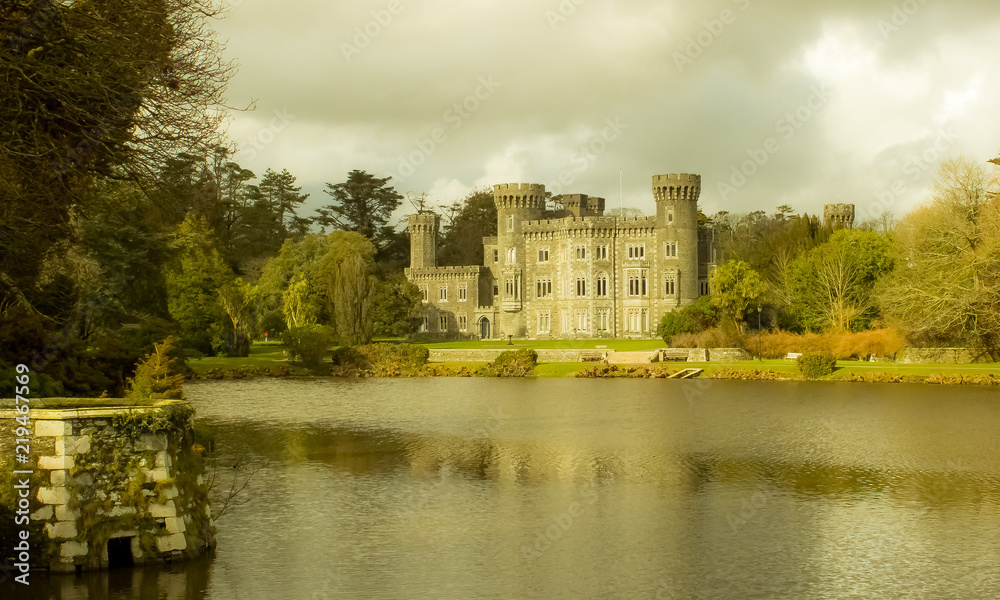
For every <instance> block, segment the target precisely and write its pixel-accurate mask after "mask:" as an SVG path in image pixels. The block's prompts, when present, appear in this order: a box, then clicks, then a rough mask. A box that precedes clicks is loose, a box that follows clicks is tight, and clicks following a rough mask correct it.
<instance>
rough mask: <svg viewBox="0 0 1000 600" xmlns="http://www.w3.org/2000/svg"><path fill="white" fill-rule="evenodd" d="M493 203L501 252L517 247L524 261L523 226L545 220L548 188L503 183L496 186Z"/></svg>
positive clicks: (538, 185) (519, 255)
mask: <svg viewBox="0 0 1000 600" xmlns="http://www.w3.org/2000/svg"><path fill="white" fill-rule="evenodd" d="M493 202H494V203H495V204H496V207H497V245H498V246H499V247H500V248H501V249H506V248H515V247H516V248H517V258H518V260H520V258H521V257H522V256H523V250H524V238H523V237H522V236H521V223H522V222H523V221H528V220H538V219H541V218H542V211H543V210H545V186H544V185H542V184H540V183H500V184H497V185H494V186H493Z"/></svg>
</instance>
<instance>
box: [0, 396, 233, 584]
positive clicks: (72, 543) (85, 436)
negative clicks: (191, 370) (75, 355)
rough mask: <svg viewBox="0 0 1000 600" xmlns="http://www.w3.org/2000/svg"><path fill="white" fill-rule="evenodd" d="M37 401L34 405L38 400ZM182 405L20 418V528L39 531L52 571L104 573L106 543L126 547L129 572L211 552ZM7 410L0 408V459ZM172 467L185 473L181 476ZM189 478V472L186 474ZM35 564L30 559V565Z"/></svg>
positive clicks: (38, 543)
mask: <svg viewBox="0 0 1000 600" xmlns="http://www.w3.org/2000/svg"><path fill="white" fill-rule="evenodd" d="M43 402H44V401H43ZM192 412H193V411H192V410H191V409H190V407H189V406H188V405H187V403H185V402H182V401H178V400H166V401H163V402H160V403H158V404H156V405H154V406H147V407H101V408H76V409H60V408H42V407H33V408H32V409H31V412H30V422H31V425H32V426H31V428H30V431H31V438H30V446H31V454H30V456H29V458H30V463H29V464H28V465H26V467H25V468H27V469H30V470H32V471H33V472H34V473H33V479H32V481H33V482H34V483H33V484H32V485H33V486H35V487H34V488H33V494H32V499H31V503H32V506H31V511H32V512H31V515H30V519H31V522H33V523H38V524H42V526H43V528H42V531H43V534H42V535H44V536H45V538H47V539H45V540H34V541H33V542H32V543H33V547H48V548H49V554H50V555H51V558H50V559H49V562H48V563H47V564H39V565H33V566H39V567H46V568H48V569H50V570H53V571H75V570H91V569H102V568H107V567H108V566H109V560H110V559H109V555H108V547H109V542H110V541H111V540H114V539H116V538H127V544H125V547H128V548H130V551H131V558H132V562H133V563H134V564H140V565H141V564H144V563H148V562H155V561H170V560H175V559H178V558H181V557H192V556H196V555H198V554H200V553H201V552H202V551H203V550H204V549H206V548H208V547H210V546H212V545H214V531H215V528H214V524H213V522H212V515H211V509H210V506H209V503H208V490H207V488H206V487H205V485H204V479H203V477H202V466H201V465H202V462H201V456H200V452H201V451H203V450H204V449H203V448H200V447H198V446H197V445H196V444H193V433H192V428H191V424H190V415H191V413H192ZM19 414H20V413H18V412H17V411H15V410H9V409H0V451H3V452H5V453H7V454H8V455H11V454H13V452H14V449H13V448H12V447H10V445H11V444H12V443H13V439H14V437H15V436H13V435H8V434H9V433H11V432H12V431H13V430H14V428H16V427H17V422H16V421H15V419H16V418H17V417H18V416H19ZM182 465H186V466H184V467H183V468H182ZM195 471H197V472H195ZM36 559H37V555H36V558H33V560H36Z"/></svg>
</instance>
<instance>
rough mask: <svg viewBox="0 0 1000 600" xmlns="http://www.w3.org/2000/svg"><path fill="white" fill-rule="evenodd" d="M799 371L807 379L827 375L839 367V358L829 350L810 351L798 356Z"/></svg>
mask: <svg viewBox="0 0 1000 600" xmlns="http://www.w3.org/2000/svg"><path fill="white" fill-rule="evenodd" d="M798 364H799V371H801V372H802V375H803V376H805V377H806V378H807V379H819V378H820V377H825V376H827V375H829V374H831V373H833V370H834V369H836V368H837V358H836V357H835V356H833V355H832V354H830V353H829V352H810V353H808V354H803V355H802V356H800V357H799V358H798Z"/></svg>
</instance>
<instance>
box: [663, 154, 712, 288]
mask: <svg viewBox="0 0 1000 600" xmlns="http://www.w3.org/2000/svg"><path fill="white" fill-rule="evenodd" d="M700 195H701V175H691V174H688V173H679V174H678V173H670V174H667V175H653V197H654V198H655V199H656V225H657V231H658V232H659V235H660V236H661V240H660V242H661V243H660V244H659V246H660V248H658V250H657V251H658V252H661V253H662V252H663V246H664V244H666V243H671V244H672V243H674V242H676V244H677V256H676V259H675V258H673V257H671V258H670V259H669V260H667V263H666V264H667V266H668V267H669V268H674V269H676V275H677V295H678V297H679V299H680V303H681V304H689V303H691V302H692V301H694V300H696V299H697V298H698V296H699V295H700V290H699V286H698V197H699V196H700Z"/></svg>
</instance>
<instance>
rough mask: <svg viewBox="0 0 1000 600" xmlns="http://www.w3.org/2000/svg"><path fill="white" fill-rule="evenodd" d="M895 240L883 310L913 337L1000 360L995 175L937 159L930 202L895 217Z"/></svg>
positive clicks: (999, 225)
mask: <svg viewBox="0 0 1000 600" xmlns="http://www.w3.org/2000/svg"><path fill="white" fill-rule="evenodd" d="M994 173H995V172H994ZM895 242H896V243H895V247H894V251H895V256H896V270H895V271H894V272H893V274H892V275H891V276H889V277H887V278H886V280H885V282H884V285H883V286H882V287H881V289H880V300H881V307H882V311H883V312H884V313H885V314H886V315H887V316H888V317H890V318H891V319H893V320H894V321H895V322H896V323H898V325H899V326H900V327H901V328H902V329H903V330H904V331H906V332H907V333H908V334H909V335H910V336H911V337H912V338H914V339H916V340H920V341H923V342H925V343H929V344H939V343H948V344H968V345H970V346H972V347H976V348H978V349H980V350H981V351H982V352H984V353H986V354H988V355H989V356H990V357H991V359H992V360H993V361H998V360H1000V311H998V308H997V307H998V306H1000V200H998V197H997V179H996V177H995V175H994V174H993V173H990V172H989V171H987V169H986V167H985V166H983V165H979V164H977V163H974V162H972V161H969V160H968V159H964V158H960V159H957V160H949V161H946V162H944V163H943V164H942V165H941V168H940V170H939V173H938V177H937V179H936V180H935V181H934V183H933V185H932V186H931V199H930V201H929V202H928V203H927V204H925V205H924V206H921V207H920V208H918V209H917V210H915V211H913V212H911V213H910V214H908V215H906V217H905V218H904V219H903V220H902V221H901V222H900V224H899V225H898V226H897V228H896V241H895Z"/></svg>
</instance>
